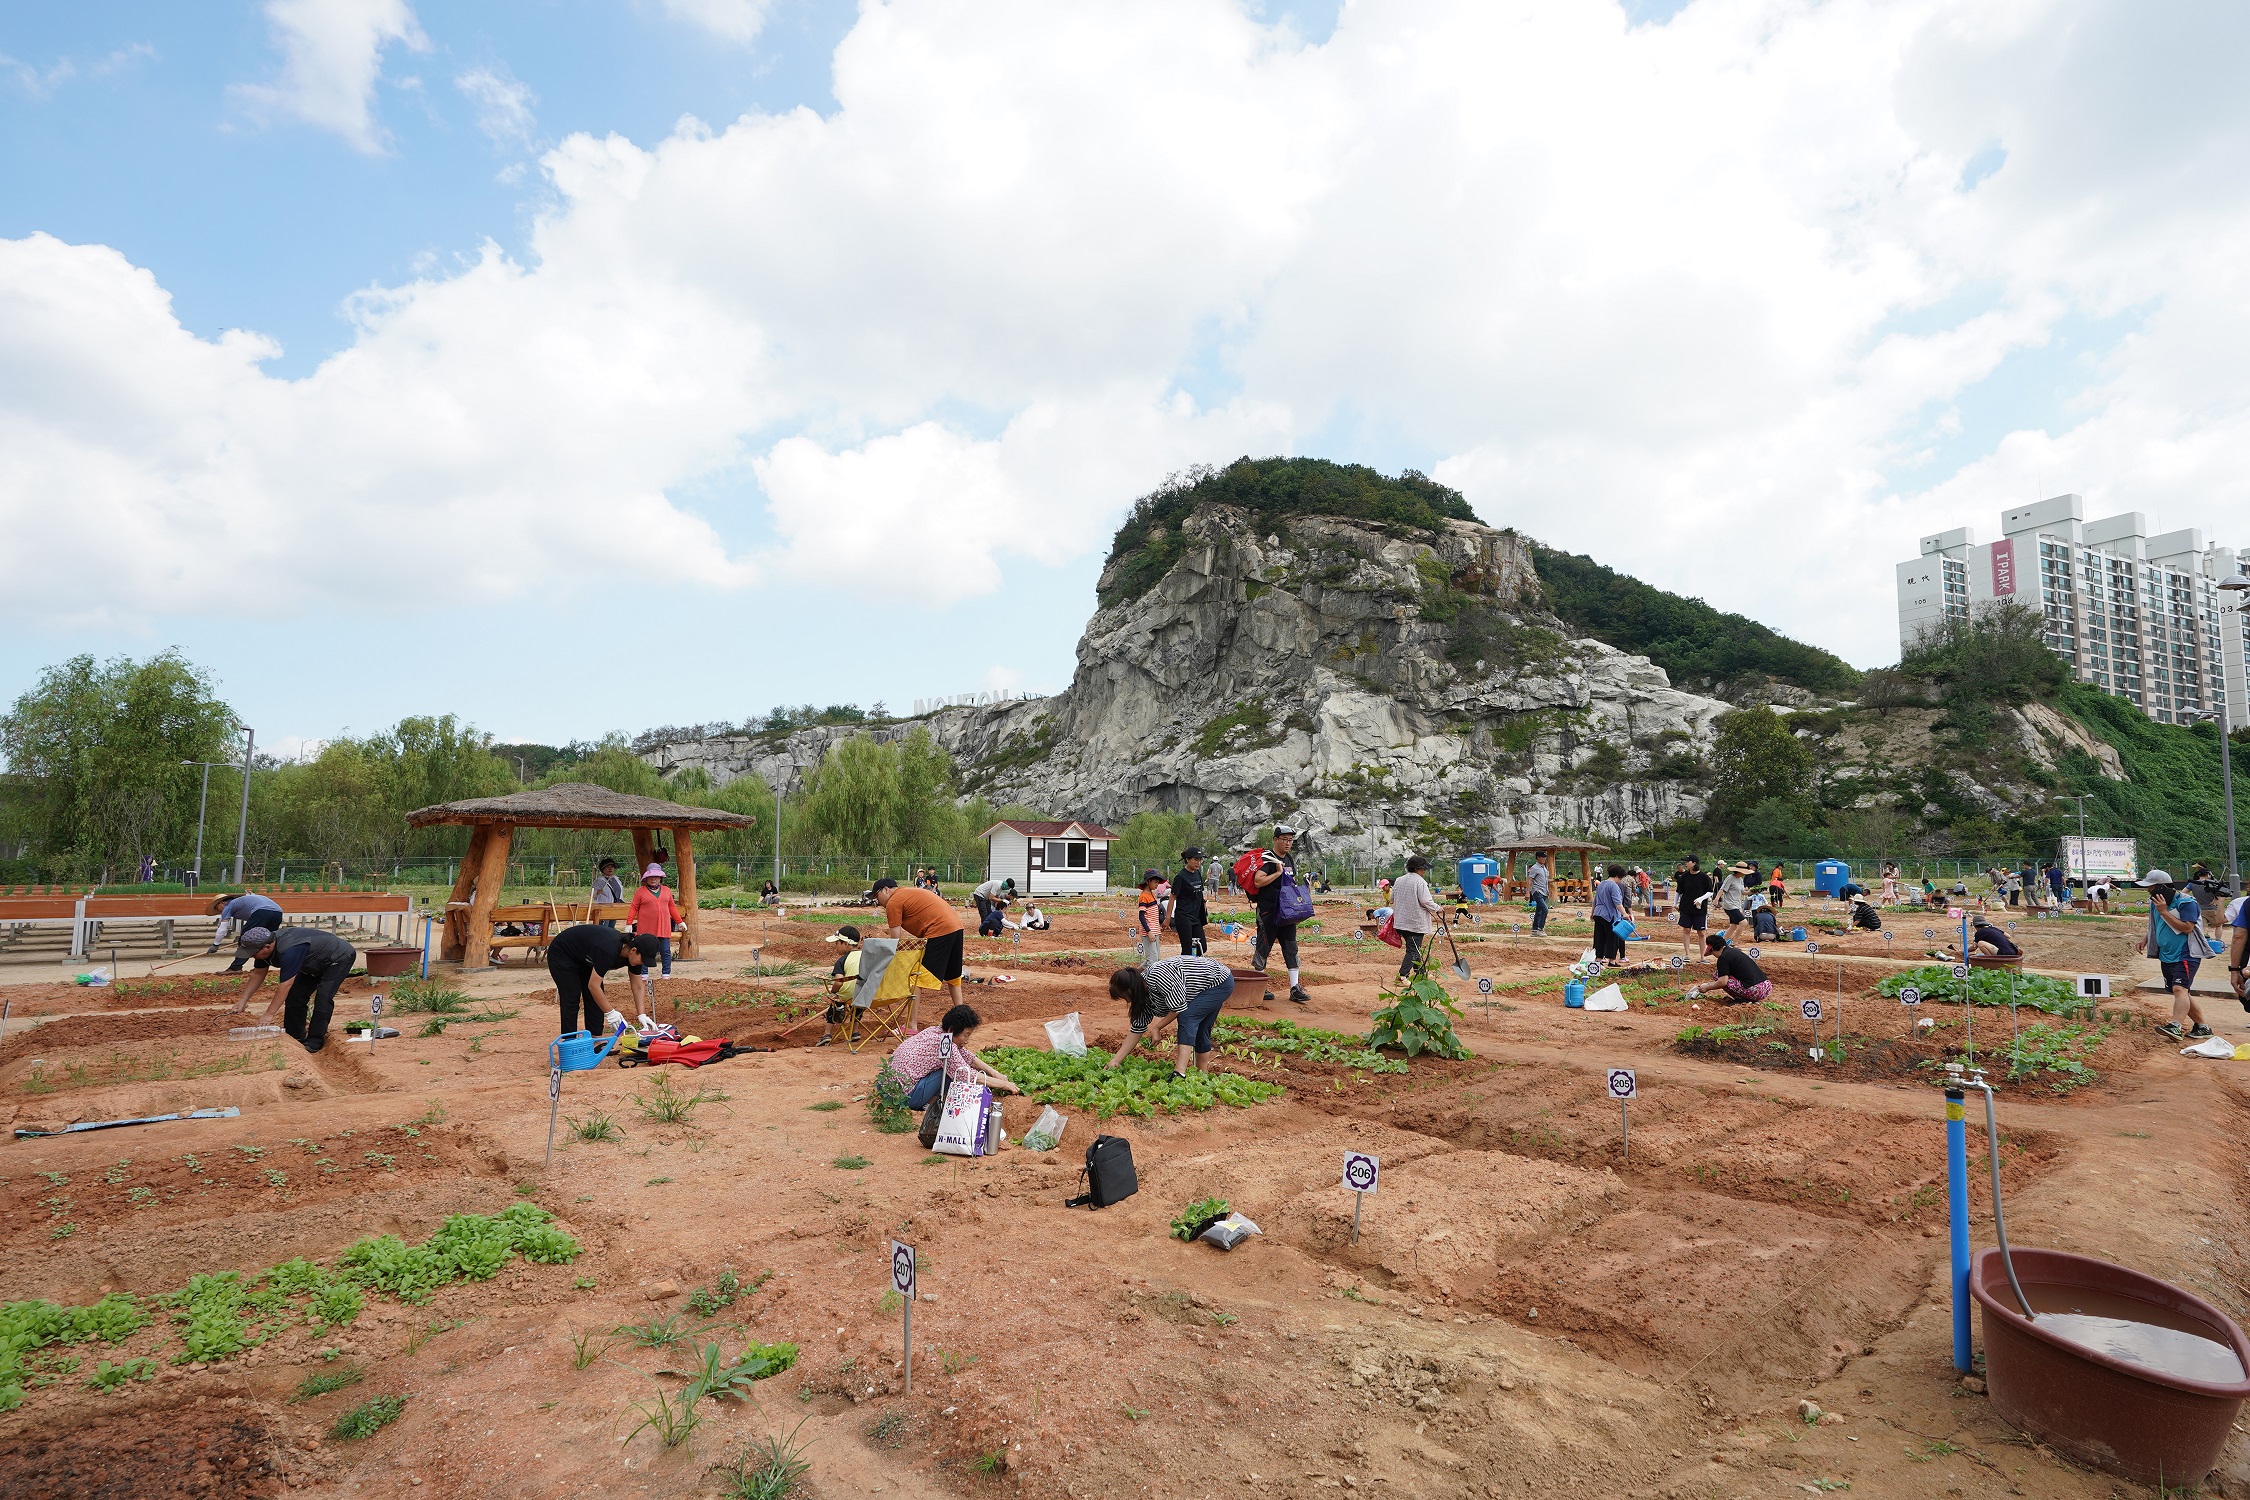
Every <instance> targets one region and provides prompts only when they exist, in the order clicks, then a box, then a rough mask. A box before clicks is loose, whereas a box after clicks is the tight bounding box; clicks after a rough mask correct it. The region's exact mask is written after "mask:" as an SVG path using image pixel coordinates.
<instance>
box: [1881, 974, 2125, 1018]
mask: <svg viewBox="0 0 2250 1500" xmlns="http://www.w3.org/2000/svg"><path fill="white" fill-rule="evenodd" d="M1908 985H1912V986H1914V987H1915V988H1916V989H1918V990H1920V991H1921V992H1922V998H1923V999H1924V1000H1950V1001H1958V1000H1960V999H1961V998H1962V991H1963V989H1964V987H1966V990H1967V993H1968V1000H1969V1003H1970V1004H1971V1005H2006V1004H2007V1003H2008V999H2009V994H2010V987H2011V985H2012V986H2013V993H2014V997H2015V1003H2016V1004H2017V1005H2020V1006H2027V1007H2029V1008H2030V1009H2032V1010H2041V1011H2045V1012H2047V1013H2048V1014H2049V1015H2056V1016H2067V1015H2070V1014H2072V1013H2073V1012H2076V1011H2078V1010H2081V1009H2084V1008H2086V1007H2085V1003H2084V1002H2081V1001H2080V1000H2078V998H2077V997H2076V996H2074V995H2073V994H2071V991H2070V986H2069V985H2068V984H2066V983H2064V982H2063V981H2062V980H2060V979H2050V978H2048V977H2047V976H2046V975H2044V974H2025V973H2022V972H2020V971H2014V972H2010V971H2004V970H1999V969H1971V970H1969V977H1968V979H1967V980H1966V981H1963V980H1959V979H1955V978H1954V977H1953V971H1952V970H1951V969H1948V968H1944V967H1941V966H1939V965H1937V964H1925V965H1923V966H1922V967H1921V968H1918V969H1907V970H1904V971H1903V972H1901V973H1897V974H1891V975H1887V976H1885V978H1884V979H1883V982H1882V983H1881V984H1878V985H1877V986H1876V987H1875V988H1876V990H1877V992H1878V993H1881V994H1884V995H1889V996H1891V997H1893V998H1896V997H1897V995H1898V992H1899V991H1900V990H1902V989H1904V988H1906V987H1907V986H1908Z"/></svg>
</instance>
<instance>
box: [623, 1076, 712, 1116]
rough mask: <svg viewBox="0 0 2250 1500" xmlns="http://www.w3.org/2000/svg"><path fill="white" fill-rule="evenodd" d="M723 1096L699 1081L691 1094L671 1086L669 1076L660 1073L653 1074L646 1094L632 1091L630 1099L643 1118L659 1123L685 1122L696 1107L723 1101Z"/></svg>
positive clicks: (692, 1114)
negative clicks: (651, 1084) (651, 1082)
mask: <svg viewBox="0 0 2250 1500" xmlns="http://www.w3.org/2000/svg"><path fill="white" fill-rule="evenodd" d="M726 1097H727V1096H726V1095H725V1094H722V1093H720V1092H719V1091H718V1090H716V1089H709V1088H705V1087H704V1086H703V1085H702V1084H700V1083H698V1084H697V1085H696V1086H695V1092H694V1093H692V1094H688V1093H683V1092H681V1091H680V1090H678V1089H676V1088H674V1087H672V1079H671V1075H669V1074H667V1073H659V1074H657V1075H656V1087H655V1088H653V1089H651V1090H649V1092H648V1094H647V1096H646V1097H643V1096H642V1095H640V1094H634V1095H633V1096H632V1100H633V1103H634V1104H635V1105H637V1106H638V1107H639V1108H640V1111H641V1118H642V1119H644V1120H653V1121H654V1122H655V1123H657V1124H659V1125H685V1124H687V1123H689V1121H690V1119H691V1118H692V1117H693V1116H694V1114H695V1112H696V1111H697V1110H698V1109H700V1108H702V1107H703V1106H704V1105H706V1104H722V1103H724V1102H725V1101H726Z"/></svg>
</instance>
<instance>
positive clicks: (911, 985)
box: [851, 947, 940, 1055]
mask: <svg viewBox="0 0 2250 1500" xmlns="http://www.w3.org/2000/svg"><path fill="white" fill-rule="evenodd" d="M938 988H940V986H939V984H938V981H937V978H936V976H935V975H933V974H931V973H930V971H929V970H928V969H927V968H926V967H924V966H923V963H922V950H921V949H920V948H919V947H914V948H907V949H902V950H901V951H900V952H899V953H898V955H897V956H896V957H894V958H893V959H892V960H891V962H890V965H889V967H887V968H886V969H884V970H883V977H882V979H881V981H880V982H879V983H877V985H876V986H875V993H874V995H873V996H872V997H871V998H870V1000H869V1002H868V1004H867V1005H866V1007H865V1008H864V1009H861V1010H860V1011H859V1014H858V1015H857V1016H855V1017H854V1018H853V1019H854V1022H855V1029H856V1030H857V1032H858V1033H859V1034H858V1035H857V1036H855V1037H853V1038H852V1042H851V1051H852V1052H853V1053H854V1054H855V1055H856V1054H857V1053H858V1052H859V1049H860V1048H862V1047H864V1046H866V1045H867V1044H868V1043H869V1042H871V1041H873V1040H874V1039H875V1037H876V1035H877V1034H878V1032H886V1033H888V1034H889V1035H891V1036H893V1037H896V1038H897V1039H898V1040H900V1041H902V1042H903V1041H905V1040H906V1038H907V1036H908V1034H909V1033H911V1032H912V1031H913V1030H914V1028H915V1024H916V1015H917V1003H918V1002H919V1000H920V999H921V994H922V991H924V990H934V989H938ZM902 1019H903V1020H904V1021H905V1027H904V1029H903V1030H902V1029H901V1028H900V1025H899V1023H900V1021H901V1020H902Z"/></svg>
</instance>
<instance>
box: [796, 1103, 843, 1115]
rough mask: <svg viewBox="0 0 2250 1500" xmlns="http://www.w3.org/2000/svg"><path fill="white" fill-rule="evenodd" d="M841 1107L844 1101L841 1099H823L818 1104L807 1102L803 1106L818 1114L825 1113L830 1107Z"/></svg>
mask: <svg viewBox="0 0 2250 1500" xmlns="http://www.w3.org/2000/svg"><path fill="white" fill-rule="evenodd" d="M843 1107H844V1101H843V1100H841V1099H823V1100H821V1101H820V1102H819V1103H818V1104H808V1105H806V1106H805V1108H807V1109H809V1110H813V1111H815V1112H817V1113H820V1114H826V1113H827V1112H828V1111H830V1110H832V1109H842V1108H843Z"/></svg>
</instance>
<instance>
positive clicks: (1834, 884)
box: [1812, 859, 1852, 896]
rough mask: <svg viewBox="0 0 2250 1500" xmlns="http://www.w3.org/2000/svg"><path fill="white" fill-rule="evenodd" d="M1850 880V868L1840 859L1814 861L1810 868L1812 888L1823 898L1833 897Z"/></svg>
mask: <svg viewBox="0 0 2250 1500" xmlns="http://www.w3.org/2000/svg"><path fill="white" fill-rule="evenodd" d="M1851 878H1852V867H1851V866H1850V865H1847V864H1845V863H1844V862H1843V861H1842V860H1840V859H1823V860H1819V861H1816V862H1815V863H1814V865H1813V867H1812V888H1813V889H1814V890H1816V891H1818V892H1819V893H1820V894H1821V895H1823V896H1833V895H1835V894H1836V893H1837V892H1838V891H1840V890H1842V889H1843V888H1844V882H1845V881H1847V880H1849V879H1851Z"/></svg>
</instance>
